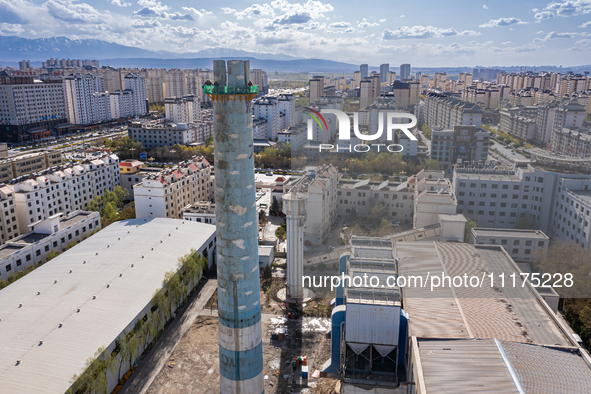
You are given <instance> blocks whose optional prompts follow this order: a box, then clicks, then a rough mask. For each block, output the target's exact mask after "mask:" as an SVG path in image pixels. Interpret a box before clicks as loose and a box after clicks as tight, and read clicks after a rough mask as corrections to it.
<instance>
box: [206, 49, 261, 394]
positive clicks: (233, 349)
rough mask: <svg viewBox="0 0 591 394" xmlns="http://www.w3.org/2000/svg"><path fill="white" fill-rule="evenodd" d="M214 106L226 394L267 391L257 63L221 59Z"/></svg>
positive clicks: (212, 89)
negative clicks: (253, 71) (254, 105)
mask: <svg viewBox="0 0 591 394" xmlns="http://www.w3.org/2000/svg"><path fill="white" fill-rule="evenodd" d="M213 65H214V81H213V82H212V81H208V82H206V84H205V85H204V86H203V89H204V93H205V94H207V95H208V96H209V97H210V98H211V99H212V101H213V113H214V121H213V129H214V155H215V185H216V186H215V188H216V190H215V202H216V207H218V209H216V221H217V224H216V228H217V273H218V315H219V338H220V339H219V341H220V342H219V347H220V392H221V393H224V394H234V393H236V394H260V393H264V377H263V344H262V328H261V297H260V279H259V258H258V234H257V212H256V196H255V192H256V187H255V180H254V158H253V135H252V110H251V100H252V99H253V98H254V97H255V96H256V94H257V92H258V90H257V87H256V86H252V84H251V83H250V64H249V62H248V61H243V60H229V61H228V69H227V71H226V64H225V61H223V60H215V61H214V63H213Z"/></svg>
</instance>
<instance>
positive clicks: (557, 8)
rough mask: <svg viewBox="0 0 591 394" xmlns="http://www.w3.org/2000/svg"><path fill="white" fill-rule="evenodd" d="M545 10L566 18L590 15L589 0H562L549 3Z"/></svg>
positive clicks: (590, 5)
mask: <svg viewBox="0 0 591 394" xmlns="http://www.w3.org/2000/svg"><path fill="white" fill-rule="evenodd" d="M544 9H545V10H548V11H554V12H556V15H558V16H563V17H568V16H575V15H581V14H589V13H591V0H564V1H553V2H551V3H549V4H548V5H547V6H546V8H544Z"/></svg>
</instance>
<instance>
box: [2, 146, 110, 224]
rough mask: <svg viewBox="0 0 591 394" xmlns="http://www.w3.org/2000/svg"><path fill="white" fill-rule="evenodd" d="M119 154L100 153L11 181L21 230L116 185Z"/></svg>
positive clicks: (82, 204)
mask: <svg viewBox="0 0 591 394" xmlns="http://www.w3.org/2000/svg"><path fill="white" fill-rule="evenodd" d="M120 183H121V182H120V175H119V158H118V157H117V156H115V155H110V154H103V155H100V156H93V157H92V158H89V159H86V160H84V161H82V162H79V163H76V164H66V165H62V166H59V167H53V168H49V169H47V170H45V171H42V172H39V173H36V174H34V175H30V176H29V178H28V179H25V180H21V181H20V182H18V183H16V182H15V183H13V184H11V185H10V186H9V187H10V188H11V189H12V190H14V195H15V204H16V211H17V217H18V221H19V225H20V228H21V231H24V229H26V228H27V226H28V225H30V224H32V223H35V222H38V221H40V220H43V219H46V218H48V217H50V216H53V215H55V214H57V213H59V212H61V213H64V214H66V215H67V214H69V213H70V212H73V211H78V210H83V209H85V208H86V204H88V203H89V202H90V201H91V200H92V199H93V198H94V197H96V196H102V195H103V193H104V192H105V190H109V191H113V189H114V188H115V187H116V186H119V185H120Z"/></svg>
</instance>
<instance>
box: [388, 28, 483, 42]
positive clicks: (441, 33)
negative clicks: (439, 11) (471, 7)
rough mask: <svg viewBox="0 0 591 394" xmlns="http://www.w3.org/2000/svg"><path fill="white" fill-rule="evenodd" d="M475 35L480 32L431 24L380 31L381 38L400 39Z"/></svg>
mask: <svg viewBox="0 0 591 394" xmlns="http://www.w3.org/2000/svg"><path fill="white" fill-rule="evenodd" d="M462 35H469V36H477V35H480V33H478V32H476V31H473V30H464V31H458V30H456V29H454V28H451V27H450V28H447V29H443V28H439V27H433V26H412V27H409V26H401V27H399V28H398V29H396V30H388V29H385V30H384V31H383V33H382V39H383V40H401V39H407V38H434V37H435V38H437V37H450V36H462Z"/></svg>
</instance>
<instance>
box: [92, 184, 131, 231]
mask: <svg viewBox="0 0 591 394" xmlns="http://www.w3.org/2000/svg"><path fill="white" fill-rule="evenodd" d="M130 199H131V196H130V194H129V192H128V191H127V190H126V189H123V188H122V187H121V186H115V188H114V189H113V191H112V192H111V191H109V190H105V191H104V193H103V195H102V196H95V197H94V198H93V199H92V200H91V201H90V202H89V203H88V204H86V209H88V210H89V211H95V212H99V213H100V215H101V225H102V226H103V227H107V226H108V225H109V224H111V223H114V222H117V221H119V220H124V219H135V204H134V203H133V202H131V203H130V204H128V205H125V203H126V201H129V200H130Z"/></svg>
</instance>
